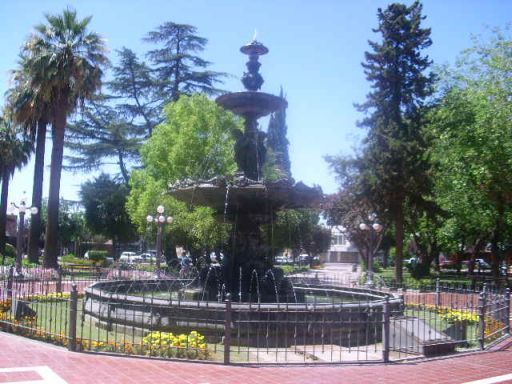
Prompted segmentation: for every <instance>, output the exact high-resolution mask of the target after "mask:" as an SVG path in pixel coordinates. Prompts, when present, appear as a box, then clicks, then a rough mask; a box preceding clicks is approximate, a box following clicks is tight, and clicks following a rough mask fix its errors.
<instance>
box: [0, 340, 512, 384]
mask: <svg viewBox="0 0 512 384" xmlns="http://www.w3.org/2000/svg"><path fill="white" fill-rule="evenodd" d="M25 366H27V367H28V366H49V367H50V368H51V369H52V370H53V371H54V372H55V373H57V374H58V375H59V376H60V377H61V378H62V379H64V380H65V381H67V382H68V383H70V384H71V383H73V384H75V383H76V384H78V383H80V384H82V383H91V384H101V383H108V384H115V383H127V384H130V383H139V384H141V383H158V384H160V383H162V384H163V383H179V384H189V383H190V384H235V383H236V384H239V383H243V384H253V383H254V384H287V383H290V384H291V383H293V384H301V383H304V384H306V383H307V384H323V383H357V384H359V383H362V384H364V383H397V384H399V383H408V384H410V383H412V384H421V383H429V384H432V383H464V382H467V381H472V380H477V379H482V378H486V377H493V376H501V375H505V374H511V373H512V342H508V345H504V346H503V347H502V348H501V349H500V350H495V351H492V352H483V353H477V354H472V355H467V356H457V357H448V358H443V359H438V360H434V361H417V362H410V363H397V364H389V365H376V364H373V365H344V366H317V367H310V366H308V367H258V368H254V367H233V366H222V365H214V364H204V363H181V362H172V361H158V360H149V359H141V358H125V357H111V356H101V355H93V354H84V353H72V352H68V351H67V350H65V349H63V348H60V347H54V346H52V345H48V344H44V343H41V342H37V341H33V340H29V339H25V338H22V337H20V336H15V335H10V334H6V333H3V332H0V368H10V367H25ZM6 379H7V377H2V376H0V382H5V380H6ZM24 379H25V378H24ZM510 382H512V381H509V383H510Z"/></svg>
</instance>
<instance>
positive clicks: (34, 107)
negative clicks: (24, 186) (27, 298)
mask: <svg viewBox="0 0 512 384" xmlns="http://www.w3.org/2000/svg"><path fill="white" fill-rule="evenodd" d="M27 71H28V68H27V63H26V58H25V57H23V56H22V57H21V60H20V62H19V68H18V69H17V70H15V71H13V76H12V79H13V83H14V86H13V87H12V88H11V89H10V90H9V91H8V95H7V100H8V108H9V109H10V111H11V115H12V119H13V121H14V122H15V123H17V124H19V125H21V126H22V127H23V128H24V130H25V132H26V133H27V134H29V135H30V136H32V139H34V138H35V141H36V144H35V146H36V147H35V159H34V160H35V161H34V163H35V165H34V178H33V186H32V206H33V207H37V208H38V210H39V212H41V202H42V198H43V179H44V153H45V146H46V128H47V125H48V123H47V122H48V121H49V118H50V110H49V107H48V105H47V103H45V102H44V100H42V97H41V95H40V94H38V93H36V92H35V90H34V89H33V88H32V87H31V86H30V79H29V77H28V74H27ZM34 136H35V137H34ZM40 238H41V215H34V216H33V217H32V218H31V221H30V233H29V241H28V258H29V261H30V262H32V263H37V262H39V240H40Z"/></svg>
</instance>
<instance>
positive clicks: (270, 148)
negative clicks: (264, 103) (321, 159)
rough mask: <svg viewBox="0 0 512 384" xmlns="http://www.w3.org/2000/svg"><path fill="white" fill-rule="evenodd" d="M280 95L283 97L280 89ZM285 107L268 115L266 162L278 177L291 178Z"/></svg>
mask: <svg viewBox="0 0 512 384" xmlns="http://www.w3.org/2000/svg"><path fill="white" fill-rule="evenodd" d="M280 96H281V97H283V90H282V89H281V93H280ZM287 131H288V127H287V125H286V109H285V108H283V109H280V110H278V111H277V112H275V113H273V114H272V115H271V116H270V120H269V123H268V131H267V162H269V163H270V164H271V166H272V167H273V168H275V170H276V171H277V174H278V175H277V176H278V178H287V179H290V178H291V170H290V167H291V165H290V155H289V153H288V146H289V144H290V143H289V141H288V139H287V138H286V132H287Z"/></svg>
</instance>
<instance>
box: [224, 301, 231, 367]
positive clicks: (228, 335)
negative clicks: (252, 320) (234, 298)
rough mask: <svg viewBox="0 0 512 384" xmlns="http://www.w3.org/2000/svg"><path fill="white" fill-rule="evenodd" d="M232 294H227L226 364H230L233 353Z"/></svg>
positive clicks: (225, 324)
mask: <svg viewBox="0 0 512 384" xmlns="http://www.w3.org/2000/svg"><path fill="white" fill-rule="evenodd" d="M231 315H232V313H231V294H230V293H228V294H226V317H225V321H224V364H229V363H230V352H231Z"/></svg>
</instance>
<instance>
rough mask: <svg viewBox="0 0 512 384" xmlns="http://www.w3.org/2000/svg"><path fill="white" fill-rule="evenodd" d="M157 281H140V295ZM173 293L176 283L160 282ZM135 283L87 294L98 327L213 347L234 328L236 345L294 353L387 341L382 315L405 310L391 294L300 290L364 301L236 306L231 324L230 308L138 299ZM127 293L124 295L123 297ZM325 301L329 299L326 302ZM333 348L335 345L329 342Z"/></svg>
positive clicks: (98, 286) (101, 285)
mask: <svg viewBox="0 0 512 384" xmlns="http://www.w3.org/2000/svg"><path fill="white" fill-rule="evenodd" d="M154 282H155V280H151V281H149V280H148V281H137V282H136V285H138V286H139V287H140V288H141V289H144V288H143V287H146V286H149V285H152V284H154ZM160 283H161V284H163V285H166V284H167V285H168V286H169V288H170V289H175V288H176V287H177V285H176V281H174V280H166V281H159V284H160ZM133 284H134V282H130V281H110V282H98V283H95V284H93V285H92V286H90V287H88V288H87V289H86V291H85V303H84V314H85V315H87V316H89V317H90V319H91V320H93V322H95V323H96V325H97V326H99V327H103V328H106V329H110V330H113V329H115V330H116V332H121V330H122V329H124V331H125V332H129V333H130V334H138V335H141V336H142V335H145V334H146V333H148V332H150V331H162V332H173V333H188V332H190V331H193V330H195V331H198V332H199V333H201V334H203V335H205V336H206V338H207V340H208V342H209V343H218V342H221V340H222V339H223V337H224V336H225V333H226V325H227V323H229V327H230V329H231V334H232V337H236V340H237V344H239V345H245V346H253V347H263V346H267V347H289V346H291V345H296V344H297V343H299V344H300V343H304V344H311V343H319V342H320V341H321V340H320V339H321V338H322V337H324V336H322V335H326V334H327V335H335V336H336V337H335V342H336V343H337V344H339V345H345V346H347V345H362V344H372V343H375V342H379V341H380V340H381V337H382V316H383V315H382V312H383V307H384V303H385V302H386V300H388V301H389V303H390V306H391V308H390V310H391V311H393V312H396V311H398V310H399V308H400V303H401V301H400V299H398V298H396V297H394V296H393V295H391V294H387V293H384V292H380V291H376V290H368V289H360V288H340V287H333V286H324V285H322V286H316V287H315V286H311V285H309V284H308V285H307V286H301V285H298V286H295V289H298V290H300V289H303V290H307V291H308V292H312V291H315V290H316V291H318V292H320V291H323V292H327V291H328V294H329V295H333V294H340V295H350V296H351V297H359V298H360V300H359V301H357V302H346V303H345V302H342V303H264V304H258V303H238V302H232V303H231V321H229V322H227V321H226V303H222V302H211V301H191V300H167V299H158V298H154V297H151V296H149V295H146V296H137V295H134V294H130V293H128V292H126V291H127V290H129V289H132V290H133V289H136V286H134V285H133ZM123 291H124V292H123ZM323 297H325V294H324V296H323ZM329 342H330V343H332V340H330V341H329Z"/></svg>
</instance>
